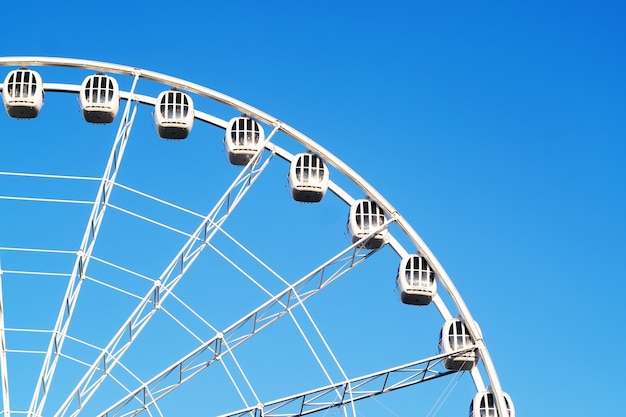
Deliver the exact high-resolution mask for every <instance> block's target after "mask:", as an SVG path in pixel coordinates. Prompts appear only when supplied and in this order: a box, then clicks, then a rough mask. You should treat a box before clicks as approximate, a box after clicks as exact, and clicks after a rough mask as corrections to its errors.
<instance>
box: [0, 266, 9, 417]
mask: <svg viewBox="0 0 626 417" xmlns="http://www.w3.org/2000/svg"><path fill="white" fill-rule="evenodd" d="M0 373H2V408H3V410H4V412H3V414H4V417H10V413H11V402H10V401H11V400H10V399H11V396H10V395H9V388H10V385H9V368H8V366H7V342H6V333H5V326H4V297H3V295H2V264H1V263H0Z"/></svg>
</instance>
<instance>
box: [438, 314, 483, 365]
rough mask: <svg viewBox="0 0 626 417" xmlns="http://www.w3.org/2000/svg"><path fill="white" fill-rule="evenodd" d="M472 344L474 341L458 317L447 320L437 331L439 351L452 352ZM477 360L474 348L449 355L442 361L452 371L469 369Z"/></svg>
mask: <svg viewBox="0 0 626 417" xmlns="http://www.w3.org/2000/svg"><path fill="white" fill-rule="evenodd" d="M472 346H474V341H473V340H472V337H471V336H470V334H469V331H468V330H467V327H466V326H465V323H463V321H462V320H461V319H459V318H456V319H452V320H447V321H446V322H445V323H444V325H443V327H442V328H441V331H440V332H439V353H446V354H447V353H452V352H456V351H458V350H463V349H467V348H470V347H472ZM477 362H478V357H477V355H476V352H475V351H474V350H470V351H467V352H465V353H462V354H458V355H453V356H449V357H447V358H446V359H445V361H444V366H445V367H446V369H449V370H452V371H469V370H470V369H472V368H473V367H474V366H475V365H476V363H477Z"/></svg>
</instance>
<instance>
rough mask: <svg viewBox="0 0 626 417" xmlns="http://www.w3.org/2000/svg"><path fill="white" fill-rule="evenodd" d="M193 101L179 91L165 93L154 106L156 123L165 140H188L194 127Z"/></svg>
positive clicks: (160, 95)
mask: <svg viewBox="0 0 626 417" xmlns="http://www.w3.org/2000/svg"><path fill="white" fill-rule="evenodd" d="M193 118H194V109H193V101H192V100H191V97H189V95H188V94H186V93H183V92H182V91H178V90H169V91H163V92H162V93H161V94H159V96H158V97H157V101H156V104H155V106H154V122H155V123H156V126H157V131H158V132H159V136H161V137H162V138H163V139H186V138H187V136H189V132H191V128H192V127H193Z"/></svg>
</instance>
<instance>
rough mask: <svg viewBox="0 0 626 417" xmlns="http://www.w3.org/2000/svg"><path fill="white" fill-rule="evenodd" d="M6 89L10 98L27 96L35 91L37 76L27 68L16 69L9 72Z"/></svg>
mask: <svg viewBox="0 0 626 417" xmlns="http://www.w3.org/2000/svg"><path fill="white" fill-rule="evenodd" d="M7 91H8V93H9V96H11V97H12V98H29V97H32V96H34V95H35V94H36V92H37V78H36V77H35V76H34V75H33V74H31V72H30V71H28V70H18V71H16V72H14V73H13V74H11V76H10V77H9V80H8V82H7Z"/></svg>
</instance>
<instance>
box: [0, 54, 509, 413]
mask: <svg viewBox="0 0 626 417" xmlns="http://www.w3.org/2000/svg"><path fill="white" fill-rule="evenodd" d="M0 66H60V67H71V68H82V69H85V68H87V69H91V70H95V71H105V72H109V73H118V74H124V75H131V76H137V77H140V78H143V79H147V80H152V81H156V82H159V83H162V84H165V85H169V86H171V87H175V88H179V89H182V90H185V91H188V92H191V93H195V94H199V95H201V96H204V97H207V98H210V99H212V100H215V101H217V102H220V103H223V104H226V105H228V106H230V107H232V108H234V109H236V110H238V111H240V112H242V113H244V114H247V115H250V116H251V117H254V118H255V119H257V120H259V121H261V122H263V123H266V124H268V125H270V126H274V127H275V128H277V129H279V130H280V131H281V132H282V133H284V134H286V135H287V136H289V137H291V138H292V139H293V140H295V141H297V142H299V143H301V144H302V145H303V146H304V147H305V148H306V149H308V150H309V151H310V152H313V153H315V154H317V155H319V156H320V157H321V158H322V159H323V160H324V161H325V162H326V163H328V164H329V165H331V166H332V167H333V168H335V169H336V170H337V171H338V172H340V173H341V174H343V175H345V176H346V177H347V178H349V179H350V180H351V181H352V182H353V183H354V184H355V185H356V186H358V187H359V188H360V189H361V190H362V191H363V192H364V193H365V194H366V195H367V196H368V198H370V199H371V200H372V201H374V202H376V204H377V205H378V206H379V207H380V208H381V209H382V210H383V211H384V213H386V215H388V216H390V217H391V221H392V222H394V223H395V224H396V225H397V226H398V227H399V228H400V230H401V231H402V232H403V233H404V234H405V235H406V236H408V237H409V239H410V240H411V242H412V243H413V244H414V245H415V247H416V249H417V250H418V251H419V252H420V253H421V254H422V255H423V256H424V257H425V258H426V260H427V261H428V263H429V264H430V265H431V266H432V268H433V269H434V271H435V272H436V274H437V276H438V278H439V282H440V284H441V285H442V286H443V288H444V289H445V290H446V292H447V293H448V294H449V296H450V299H451V301H452V303H453V304H454V306H455V308H456V309H457V310H458V314H459V317H460V318H461V319H462V320H463V322H464V323H467V329H468V331H469V334H470V335H471V336H472V339H473V340H474V342H475V346H476V348H477V351H478V355H479V357H480V359H481V360H482V362H483V364H484V368H485V371H486V374H487V378H488V380H489V383H490V386H491V389H492V390H493V392H494V395H495V397H496V399H497V401H496V405H497V407H498V409H499V410H500V411H501V412H500V415H504V414H503V413H502V411H503V410H504V408H503V407H504V405H503V404H504V397H503V395H502V390H501V387H500V382H499V379H498V376H497V373H496V370H495V367H494V365H493V362H492V360H491V357H490V355H489V352H488V350H487V347H486V345H485V343H484V340H483V338H482V335H481V333H480V330H479V329H478V326H477V325H476V324H475V321H474V320H473V318H472V315H471V313H470V311H469V309H468V308H467V306H466V304H465V302H464V301H463V299H462V298H461V295H460V294H459V292H458V290H457V289H456V287H455V286H454V284H453V282H452V280H451V279H450V277H449V276H448V274H447V273H446V271H445V269H444V268H443V267H442V265H441V264H440V263H439V261H438V260H437V258H436V257H435V256H434V254H433V253H432V252H431V251H430V249H429V248H428V246H427V245H426V244H425V242H424V241H423V240H422V239H421V237H420V236H419V235H418V234H417V233H416V232H415V230H414V229H413V228H412V227H411V225H410V224H409V223H408V222H407V221H406V220H405V219H404V218H403V217H402V216H401V215H400V214H399V213H398V212H397V210H396V209H395V208H394V207H393V206H392V205H391V204H390V203H389V202H388V201H387V200H386V199H385V198H384V197H383V196H382V195H381V194H380V193H379V192H378V191H377V190H376V189H374V188H373V187H372V186H371V185H370V184H368V183H367V182H366V181H365V180H364V179H363V178H362V177H361V176H359V175H358V174H357V173H356V172H355V171H353V170H352V169H351V168H350V167H349V166H347V165H346V164H345V163H344V162H343V161H342V160H340V159H339V158H337V157H335V156H334V155H333V154H332V153H330V152H329V151H328V150H326V149H325V148H323V147H321V146H320V145H319V144H317V143H315V142H314V141H313V140H311V139H310V138H308V137H307V136H305V135H304V134H302V133H301V132H299V131H297V130H295V129H294V128H292V127H290V126H288V125H286V124H284V123H282V122H280V121H279V120H278V119H276V118H274V117H272V116H270V115H268V114H267V113H265V112H263V111H261V110H259V109H256V108H254V107H252V106H250V105H248V104H246V103H243V102H241V101H239V100H236V99H234V98H232V97H229V96H227V95H224V94H222V93H219V92H216V91H214V90H211V89H208V88H206V87H203V86H200V85H198V84H195V83H190V82H188V81H185V80H181V79H179V78H175V77H171V76H167V75H164V74H159V73H156V72H153V71H148V70H143V69H138V68H133V67H128V66H122V65H118V64H108V63H102V62H97V61H89V60H80V59H67V58H46V57H4V58H0ZM61 88H64V87H61ZM69 89H70V90H73V89H74V87H71V88H69ZM122 97H124V93H122ZM126 97H129V96H128V95H126ZM146 100H147V101H148V102H151V101H152V100H151V99H150V98H146ZM195 114H196V117H197V118H202V117H199V112H197V111H196V112H195ZM205 116H207V121H208V122H209V123H213V124H215V125H217V126H222V127H224V125H225V124H226V123H225V122H223V121H220V120H219V119H217V118H214V117H212V116H209V115H205ZM265 147H266V149H271V150H272V151H273V152H275V153H276V154H277V155H279V156H281V157H283V158H289V157H290V154H289V153H288V152H285V151H283V150H281V149H280V148H278V147H276V146H275V145H273V144H270V143H266V145H265ZM329 188H330V189H331V191H333V192H334V193H335V194H336V195H337V196H338V197H340V198H341V199H342V200H344V201H346V202H347V203H348V204H351V203H352V201H353V199H352V197H350V195H348V194H347V193H346V192H344V191H343V190H342V189H341V188H340V187H338V186H337V185H336V184H333V183H332V182H331V183H330V184H329ZM389 245H390V246H391V247H392V248H393V249H394V250H395V251H396V252H398V253H402V252H406V251H405V250H404V249H403V248H402V247H401V245H399V244H398V242H397V241H395V239H393V238H392V237H390V239H389ZM433 301H434V304H435V305H436V306H437V308H438V309H439V311H440V312H441V314H442V316H443V317H444V319H447V318H449V317H450V312H449V311H448V310H447V307H446V306H445V303H443V302H442V300H441V298H440V297H439V296H438V295H436V296H435V298H434V299H433ZM472 376H473V378H474V379H475V381H476V385H477V387H480V386H483V383H482V380H480V378H481V376H480V374H479V373H478V372H474V371H472Z"/></svg>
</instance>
